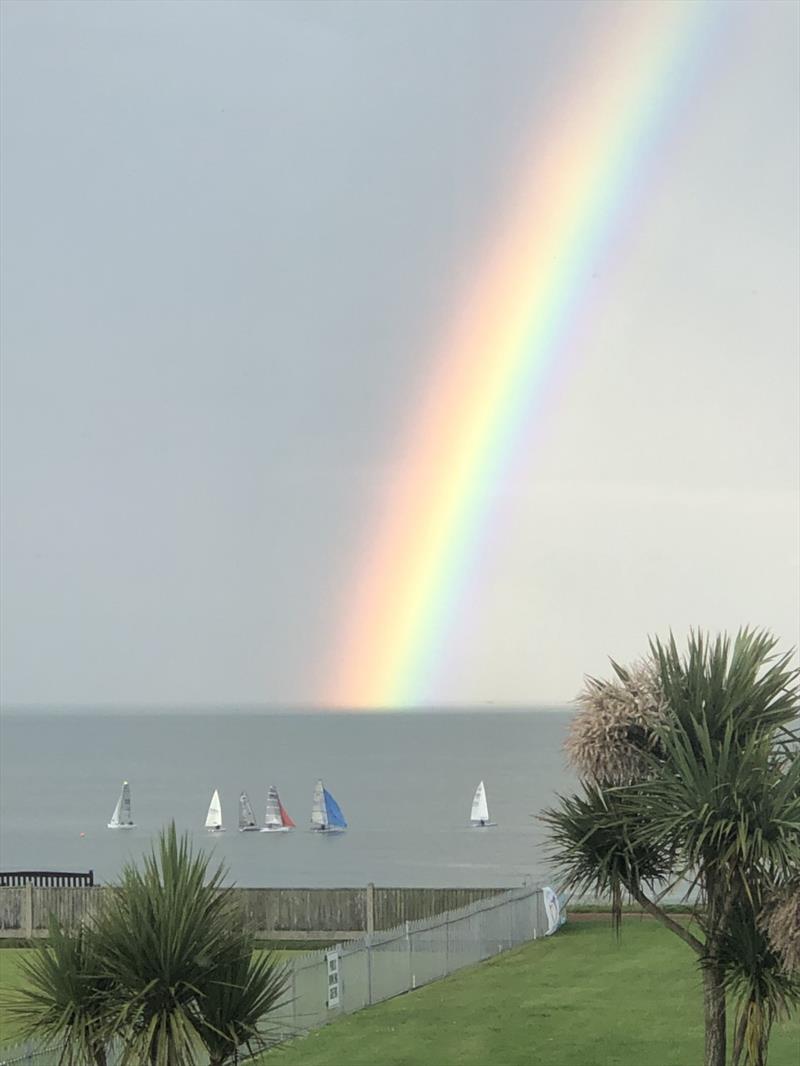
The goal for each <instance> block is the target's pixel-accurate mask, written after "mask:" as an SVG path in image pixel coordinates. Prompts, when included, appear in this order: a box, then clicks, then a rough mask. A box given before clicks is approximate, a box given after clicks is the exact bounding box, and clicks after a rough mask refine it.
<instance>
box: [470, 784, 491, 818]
mask: <svg viewBox="0 0 800 1066" xmlns="http://www.w3.org/2000/svg"><path fill="white" fill-rule="evenodd" d="M470 820H471V821H473V822H483V823H484V824H485V823H486V822H488V821H489V804H488V803H487V802H486V789H485V788H484V787H483V781H481V783H480V784H479V785H478V787H477V788H476V789H475V798H474V799H473V801H472V814H471V815H470Z"/></svg>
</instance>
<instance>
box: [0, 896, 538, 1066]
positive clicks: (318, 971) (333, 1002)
mask: <svg viewBox="0 0 800 1066" xmlns="http://www.w3.org/2000/svg"><path fill="white" fill-rule="evenodd" d="M547 932H548V918H547V914H546V911H545V907H544V899H543V896H542V889H541V886H538V885H525V886H524V887H522V888H518V889H508V890H506V891H505V892H501V893H498V894H497V895H494V896H491V897H489V898H487V899H482V900H478V901H476V902H474V903H470V904H468V905H467V906H465V907H461V908H460V909H459V910H452V911H446V912H445V913H444V914H439V915H437V916H435V917H433V918H420V919H418V920H417V921H407V922H404V923H403V925H400V926H398V927H396V928H395V929H388V930H380V931H376V930H373V931H372V932H369V933H367V935H366V936H364V937H363V938H361V939H359V940H348V941H345V942H343V943H341V944H337V945H336V946H335V947H334V948H327V949H324V950H321V951H313V952H308V953H306V954H303V955H301V956H300V957H298V958H295V959H293V960H291V961H290V963H289V971H290V980H289V988H288V991H287V995H286V998H285V1000H284V1002H283V1003H282V1004H281V1005H280V1006H279V1007H278V1009H277V1010H276V1011H275V1012H274V1013H273V1014H271V1015H270V1016H269V1023H268V1026H267V1034H268V1036H269V1038H270V1040H271V1041H274V1042H275V1043H280V1042H282V1041H285V1040H288V1039H291V1038H292V1037H294V1036H299V1035H301V1034H302V1033H305V1032H308V1031H309V1030H311V1029H316V1028H319V1027H320V1026H323V1025H326V1024H327V1023H328V1022H330V1021H333V1020H334V1019H335V1018H337V1017H339V1016H340V1015H341V1014H351V1013H353V1012H354V1011H357V1010H361V1009H362V1007H367V1006H369V1005H370V1004H374V1003H380V1002H382V1001H383V1000H387V999H391V998H393V997H394V996H398V995H402V994H403V993H404V992H410V991H412V989H415V988H420V987H421V986H423V985H426V984H430V983H431V982H432V981H438V980H441V979H442V978H443V977H447V976H448V975H449V974H452V973H456V972H457V971H458V970H461V969H463V968H464V967H465V966H472V965H474V964H475V963H478V962H482V961H483V960H485V959H488V958H491V957H492V956H494V955H497V954H499V953H501V952H503V951H508V950H509V949H511V948H515V947H519V946H520V945H522V944H525V943H527V942H529V941H531V940H536V939H537V938H539V937H541V936H544V935H545V934H546V933H547ZM61 1050H62V1049H61V1048H54V1049H50V1050H48V1051H44V1050H42V1049H41V1048H40V1049H38V1050H36V1049H35V1048H34V1047H33V1046H19V1047H17V1048H8V1049H6V1050H4V1051H0V1066H11V1064H13V1066H23V1064H24V1063H30V1066H58V1063H59V1062H60V1055H61ZM241 1061H244V1059H241Z"/></svg>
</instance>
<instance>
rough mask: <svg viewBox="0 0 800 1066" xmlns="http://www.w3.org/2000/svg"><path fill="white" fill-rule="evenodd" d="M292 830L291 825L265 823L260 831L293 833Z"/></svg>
mask: <svg viewBox="0 0 800 1066" xmlns="http://www.w3.org/2000/svg"><path fill="white" fill-rule="evenodd" d="M291 831H292V827H291V826H290V825H264V826H262V827H261V829H259V833H291Z"/></svg>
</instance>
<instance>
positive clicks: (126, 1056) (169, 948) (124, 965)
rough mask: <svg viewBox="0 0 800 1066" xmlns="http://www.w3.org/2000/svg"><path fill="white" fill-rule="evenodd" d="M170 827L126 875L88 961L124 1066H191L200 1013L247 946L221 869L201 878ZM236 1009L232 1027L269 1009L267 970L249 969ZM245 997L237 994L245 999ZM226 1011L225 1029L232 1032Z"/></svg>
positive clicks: (201, 1038)
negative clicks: (94, 958)
mask: <svg viewBox="0 0 800 1066" xmlns="http://www.w3.org/2000/svg"><path fill="white" fill-rule="evenodd" d="M208 866H209V859H208V857H207V856H205V855H202V854H198V855H195V854H194V853H193V851H192V848H191V846H190V844H189V840H188V837H187V836H185V835H184V836H182V837H181V838H178V835H177V833H176V831H175V826H174V825H171V826H170V827H169V828H168V829H167V830H166V831H165V832H163V833H162V834H161V835H160V837H159V841H158V844H157V847H156V849H155V850H154V851H153V853H152V854H151V855H150V856H148V857H146V858H145V860H144V863H143V869H142V870H139V869H138V868H137V867H136V866H134V865H128V866H126V867H125V869H124V871H123V874H122V880H121V884H120V885H119V888H118V891H117V892H116V893H114V894H113V896H112V898H111V899H110V901H109V903H108V905H107V906H106V908H105V909H104V911H103V912H102V913H101V915H100V916H99V918H98V921H97V923H96V927H95V931H94V936H95V939H96V945H97V951H98V954H99V955H100V957H101V958H102V960H103V965H104V967H105V970H106V972H107V973H108V975H109V977H110V978H111V980H112V985H113V994H112V1005H111V1015H110V1017H109V1023H108V1024H109V1027H110V1029H111V1030H113V1031H114V1032H115V1033H116V1034H117V1035H118V1036H119V1037H120V1039H121V1041H122V1043H123V1045H124V1053H123V1060H122V1061H123V1066H127V1064H134V1063H135V1064H136V1066H141V1064H143V1063H147V1064H149V1066H194V1063H195V1061H196V1059H197V1056H198V1054H200V1053H201V1051H202V1049H203V1047H204V1046H205V1042H206V1039H207V1037H208V1033H209V1031H210V1030H209V1022H208V1018H207V1017H206V1014H205V1011H206V1004H207V1002H209V1003H212V1004H213V1003H214V1002H216V1001H217V1000H218V999H219V997H220V995H221V992H220V990H221V988H223V987H226V986H229V985H230V979H231V976H236V977H238V976H239V973H240V968H241V966H242V959H248V960H249V958H250V955H251V954H252V946H253V941H252V938H251V937H249V936H248V935H247V934H246V933H245V932H244V930H243V929H242V922H241V917H240V914H239V912H238V910H237V909H236V907H235V904H234V902H233V900H232V897H231V895H230V891H229V890H228V889H226V888H224V887H223V880H224V876H225V870H224V868H223V867H222V866H220V867H219V868H217V869H216V870H215V871H214V872H213V873H211V875H210V876H209V874H208ZM246 976H247V978H248V980H247V983H246V986H245V989H243V991H242V994H241V995H240V996H239V1000H238V1004H239V1006H240V1008H241V1009H242V1010H246V1017H245V1018H244V1020H243V1022H242V1026H241V1031H242V1032H249V1031H248V1029H247V1026H248V1025H250V1024H251V1022H253V1019H254V1018H255V1015H256V1011H257V1009H258V1008H261V1010H262V1014H264V1013H266V1012H268V1011H269V1010H270V1009H272V1007H273V1005H274V1003H275V1001H276V996H275V994H274V993H275V991H276V988H277V985H278V984H279V982H278V981H277V974H276V972H274V965H272V964H269V960H265V961H264V963H263V964H260V965H258V966H255V967H250V969H249V970H247V971H246ZM245 992H246V994H245ZM230 995H231V1001H230V1003H229V1007H228V1012H227V1014H226V1015H225V1021H226V1023H227V1025H228V1029H229V1033H228V1035H230V1033H233V1032H234V1031H235V1032H237V1033H238V1032H239V1030H236V1029H235V1027H236V1023H237V1018H236V1012H235V1002H234V998H233V990H232V989H231V993H230Z"/></svg>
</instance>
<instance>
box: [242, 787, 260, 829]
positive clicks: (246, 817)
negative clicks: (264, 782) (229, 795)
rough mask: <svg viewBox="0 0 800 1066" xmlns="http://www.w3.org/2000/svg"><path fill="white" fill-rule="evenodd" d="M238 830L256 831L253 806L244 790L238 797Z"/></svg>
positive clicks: (256, 825) (256, 824)
mask: <svg viewBox="0 0 800 1066" xmlns="http://www.w3.org/2000/svg"><path fill="white" fill-rule="evenodd" d="M239 832H240V833H257V832H258V823H257V822H256V816H255V815H254V814H253V808H252V805H251V803H250V800H249V798H248V796H247V793H246V792H243V793H242V794H241V796H240V797H239Z"/></svg>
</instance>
